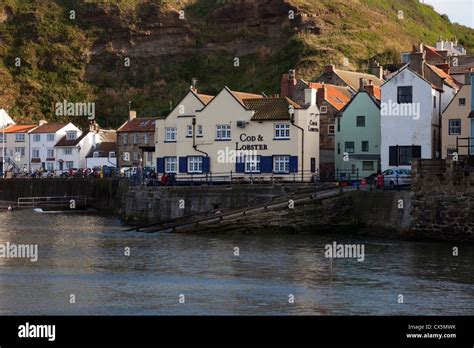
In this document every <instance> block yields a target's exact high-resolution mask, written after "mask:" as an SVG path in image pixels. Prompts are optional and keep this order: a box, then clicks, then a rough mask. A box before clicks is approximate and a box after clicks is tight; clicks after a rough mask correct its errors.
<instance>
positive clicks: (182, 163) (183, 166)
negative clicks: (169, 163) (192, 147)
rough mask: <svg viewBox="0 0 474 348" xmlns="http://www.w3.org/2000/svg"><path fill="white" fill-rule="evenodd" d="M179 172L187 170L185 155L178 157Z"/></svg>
mask: <svg viewBox="0 0 474 348" xmlns="http://www.w3.org/2000/svg"><path fill="white" fill-rule="evenodd" d="M179 172H180V173H187V172H188V158H187V157H180V158H179Z"/></svg>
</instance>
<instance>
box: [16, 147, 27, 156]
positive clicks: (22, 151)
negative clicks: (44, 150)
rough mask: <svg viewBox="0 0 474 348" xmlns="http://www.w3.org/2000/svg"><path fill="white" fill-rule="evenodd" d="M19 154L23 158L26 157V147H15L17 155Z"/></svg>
mask: <svg viewBox="0 0 474 348" xmlns="http://www.w3.org/2000/svg"><path fill="white" fill-rule="evenodd" d="M17 153H19V154H20V156H21V157H24V156H25V148H24V147H15V154H17Z"/></svg>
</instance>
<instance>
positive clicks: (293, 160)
mask: <svg viewBox="0 0 474 348" xmlns="http://www.w3.org/2000/svg"><path fill="white" fill-rule="evenodd" d="M297 172H298V156H291V157H290V173H297Z"/></svg>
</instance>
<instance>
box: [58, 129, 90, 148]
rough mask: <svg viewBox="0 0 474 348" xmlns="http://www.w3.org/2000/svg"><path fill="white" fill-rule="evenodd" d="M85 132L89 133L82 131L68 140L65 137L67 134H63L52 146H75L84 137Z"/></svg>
mask: <svg viewBox="0 0 474 348" xmlns="http://www.w3.org/2000/svg"><path fill="white" fill-rule="evenodd" d="M87 134H89V132H82V134H81V135H80V136H78V137H77V138H76V139H73V140H69V139H67V135H65V136H63V137H62V138H61V139H59V141H58V142H57V143H56V145H54V146H61V147H62V146H64V147H66V146H76V145H77V144H79V142H80V141H81V140H82V139H84V138H85V137H86V136H87Z"/></svg>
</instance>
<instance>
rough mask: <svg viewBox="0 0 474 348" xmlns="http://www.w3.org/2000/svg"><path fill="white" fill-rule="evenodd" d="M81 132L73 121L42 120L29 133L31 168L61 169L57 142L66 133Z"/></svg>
mask: <svg viewBox="0 0 474 348" xmlns="http://www.w3.org/2000/svg"><path fill="white" fill-rule="evenodd" d="M68 132H69V133H68ZM79 132H80V129H79V128H77V127H76V126H75V125H73V124H72V123H67V124H66V123H47V122H46V121H41V122H40V125H39V126H38V127H37V128H35V129H34V130H32V131H31V132H30V133H29V134H28V136H29V138H30V139H29V140H30V142H29V143H30V149H29V151H30V169H31V170H32V171H35V170H38V169H40V168H42V169H44V170H55V169H59V168H60V167H61V166H60V164H59V162H58V161H57V160H56V152H55V148H54V147H55V145H56V143H57V142H58V141H59V140H60V139H61V138H63V137H64V136H66V134H70V135H69V137H72V133H75V134H76V135H77V133H79Z"/></svg>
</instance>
